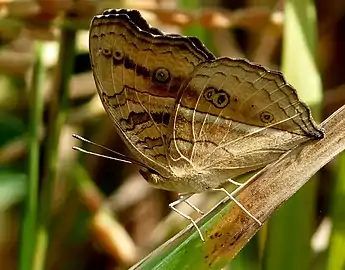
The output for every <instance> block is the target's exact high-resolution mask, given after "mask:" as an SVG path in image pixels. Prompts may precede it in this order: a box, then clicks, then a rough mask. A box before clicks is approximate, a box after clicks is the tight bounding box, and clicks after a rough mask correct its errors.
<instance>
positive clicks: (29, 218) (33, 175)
mask: <svg viewBox="0 0 345 270" xmlns="http://www.w3.org/2000/svg"><path fill="white" fill-rule="evenodd" d="M35 49H36V57H35V64H34V69H33V78H32V88H31V91H30V102H29V104H30V113H29V119H30V120H29V128H30V135H29V170H28V185H27V194H26V199H25V204H24V205H25V211H24V213H23V225H22V232H21V243H20V259H19V269H20V270H28V269H32V268H31V267H32V256H33V248H32V247H33V246H35V242H36V239H35V237H36V236H35V232H36V221H37V200H38V184H39V159H40V152H39V151H40V149H39V148H40V142H39V137H40V136H39V130H40V128H41V127H42V114H43V89H42V82H43V77H44V66H43V63H42V44H41V43H40V42H36V48H35Z"/></svg>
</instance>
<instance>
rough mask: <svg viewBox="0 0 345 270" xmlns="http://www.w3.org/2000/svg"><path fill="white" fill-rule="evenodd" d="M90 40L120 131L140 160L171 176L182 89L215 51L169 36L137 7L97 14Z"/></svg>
mask: <svg viewBox="0 0 345 270" xmlns="http://www.w3.org/2000/svg"><path fill="white" fill-rule="evenodd" d="M89 42H90V44H89V46H90V55H91V63H92V68H93V74H94V78H95V82H96V86H97V90H98V94H99V96H100V98H101V101H102V103H103V105H104V108H105V110H106V111H107V112H108V114H109V115H110V117H111V118H112V120H113V121H114V123H115V125H116V128H117V131H118V133H119V134H120V135H121V137H122V138H123V140H124V142H125V143H126V144H127V146H128V147H129V148H130V150H131V151H132V152H133V153H134V155H135V156H136V158H138V159H139V160H141V161H142V162H144V163H145V164H146V165H147V166H149V167H151V168H152V169H154V170H156V171H157V172H158V173H160V174H161V175H162V176H166V177H169V175H170V169H169V165H168V162H167V156H166V155H167V143H166V137H167V127H168V125H169V122H170V119H171V114H172V112H173V108H174V104H175V101H176V97H177V93H178V90H179V89H180V85H181V84H182V83H183V81H184V80H186V79H187V78H188V76H189V74H190V73H191V72H192V71H193V70H194V68H195V66H196V65H197V64H198V63H200V62H202V61H205V60H211V59H214V56H213V54H212V53H210V52H209V51H208V50H207V49H206V48H205V47H204V46H203V45H202V43H201V42H200V41H199V40H198V39H196V38H188V37H182V36H179V35H166V34H163V33H162V32H161V31H159V30H158V29H156V28H153V27H151V26H149V25H148V24H147V22H146V21H145V20H144V19H143V18H142V17H141V15H140V13H139V12H138V11H136V10H123V9H122V10H108V11H106V12H104V13H103V14H102V15H100V16H96V17H95V18H94V19H93V21H92V23H91V28H90V41H89ZM157 72H158V73H157ZM157 74H158V75H157ZM157 76H165V77H166V78H168V79H169V81H168V83H167V82H165V83H161V82H160V81H159V80H157Z"/></svg>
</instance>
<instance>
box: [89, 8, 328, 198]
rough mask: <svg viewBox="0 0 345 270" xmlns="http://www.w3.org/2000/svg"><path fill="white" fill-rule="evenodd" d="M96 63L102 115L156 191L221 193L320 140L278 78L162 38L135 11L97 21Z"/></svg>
mask: <svg viewBox="0 0 345 270" xmlns="http://www.w3.org/2000/svg"><path fill="white" fill-rule="evenodd" d="M90 55H91V63H92V68H93V73H94V78H95V82H96V86H97V90H98V94H99V96H100V98H101V101H102V103H103V105H104V108H105V110H106V111H107V112H108V114H109V115H110V117H111V119H112V120H113V122H114V123H115V126H116V129H117V131H118V133H119V135H120V136H121V137H122V139H123V141H124V142H125V143H126V145H127V146H128V147H129V149H130V150H131V151H132V153H133V155H134V156H135V157H136V158H137V159H138V160H140V161H141V162H142V163H144V164H145V165H146V166H147V167H148V168H149V170H146V171H143V172H142V175H143V176H144V177H145V179H146V180H148V181H149V182H150V183H151V184H153V185H155V186H156V187H158V188H162V189H168V190H173V191H176V192H188V193H196V192H202V191H204V190H207V189H210V188H217V187H219V186H221V185H222V184H223V183H224V182H225V181H226V180H227V179H229V178H232V177H236V176H238V175H241V174H243V173H246V172H249V171H252V170H255V169H259V168H262V167H264V166H266V165H267V164H269V163H271V162H273V161H275V160H277V159H278V158H279V157H280V156H281V155H282V154H283V153H285V152H286V151H288V150H290V149H292V148H293V147H295V146H297V145H298V144H300V143H302V142H304V141H306V140H309V139H317V138H322V137H323V132H322V130H321V129H320V128H319V127H318V126H317V125H316V124H315V122H314V120H313V119H312V117H311V114H310V110H309V108H308V107H307V106H306V105H305V104H304V103H303V102H302V101H300V100H299V98H298V96H297V93H296V91H295V90H294V89H293V88H292V87H291V86H290V85H289V84H288V83H287V82H286V81H285V80H284V78H283V76H282V74H281V73H279V72H275V71H272V70H269V69H266V68H264V67H262V66H259V65H256V64H253V63H250V62H248V61H246V60H242V59H232V58H228V57H223V58H217V59H216V58H215V57H214V56H213V54H212V53H211V52H209V51H208V50H207V49H206V48H205V46H204V45H203V44H202V43H201V42H200V41H199V40H198V39H196V38H192V37H183V36H180V35H168V34H164V33H163V32H161V31H160V30H158V29H156V28H153V27H151V26H150V25H149V24H148V23H147V22H146V21H145V20H144V19H143V18H142V17H141V15H140V13H139V12H138V11H135V10H110V11H106V12H104V13H103V14H102V15H100V16H96V17H95V18H94V19H93V21H92V24H91V29H90Z"/></svg>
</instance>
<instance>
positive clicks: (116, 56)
mask: <svg viewBox="0 0 345 270" xmlns="http://www.w3.org/2000/svg"><path fill="white" fill-rule="evenodd" d="M113 57H114V59H115V60H122V59H123V58H124V53H123V52H122V51H121V50H116V51H114V55H113Z"/></svg>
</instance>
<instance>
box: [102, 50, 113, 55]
mask: <svg viewBox="0 0 345 270" xmlns="http://www.w3.org/2000/svg"><path fill="white" fill-rule="evenodd" d="M102 53H103V55H104V56H105V57H110V56H111V55H112V51H111V49H109V48H103V49H102Z"/></svg>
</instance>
